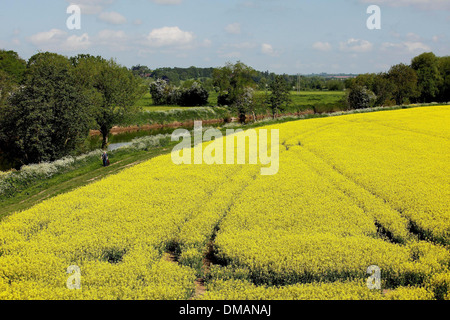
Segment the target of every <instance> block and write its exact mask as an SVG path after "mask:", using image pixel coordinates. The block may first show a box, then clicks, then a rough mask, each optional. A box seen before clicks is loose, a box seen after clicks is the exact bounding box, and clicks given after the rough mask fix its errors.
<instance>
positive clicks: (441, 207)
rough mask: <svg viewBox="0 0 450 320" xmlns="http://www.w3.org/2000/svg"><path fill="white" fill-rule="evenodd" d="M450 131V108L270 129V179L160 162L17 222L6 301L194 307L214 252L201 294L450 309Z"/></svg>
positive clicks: (3, 288) (7, 236)
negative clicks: (274, 134) (373, 285)
mask: <svg viewBox="0 0 450 320" xmlns="http://www.w3.org/2000/svg"><path fill="white" fill-rule="evenodd" d="M449 127H450V106H433V107H420V108H413V109H405V110H395V111H382V112H374V113H364V114H351V115H345V116H338V117H327V118H319V119H310V120H302V121H295V122H288V123H284V124H276V125H271V126H266V127H263V128H260V129H259V130H261V129H267V130H270V129H278V130H279V133H280V154H279V160H280V164H279V171H278V173H277V174H275V175H268V176H263V175H261V174H260V169H261V167H262V166H264V165H262V164H256V165H250V164H239V165H237V164H235V165H206V164H202V165H195V164H191V165H188V164H186V165H183V164H181V165H175V164H174V163H173V162H172V160H171V156H170V155H164V156H159V157H157V158H154V159H152V160H150V161H147V162H145V163H143V164H140V165H137V166H135V167H132V168H129V169H127V170H125V171H122V172H121V173H119V174H116V175H114V176H110V177H107V178H105V179H103V180H101V181H98V182H96V183H92V184H90V185H88V186H85V187H82V188H79V189H77V190H75V191H72V192H69V193H67V194H63V195H60V196H57V197H55V198H52V199H50V200H47V201H44V202H42V203H41V204H39V205H37V206H35V207H33V208H31V209H29V210H26V211H23V212H17V213H14V214H12V215H10V216H9V217H7V218H5V219H4V220H3V221H2V222H1V223H0V299H188V298H191V297H193V295H194V292H195V279H196V278H198V277H199V276H203V275H204V274H203V272H205V268H204V261H203V258H204V257H205V255H206V253H207V252H208V250H210V249H211V248H210V247H211V244H212V249H213V250H214V254H215V258H216V260H217V261H214V262H215V263H216V264H214V265H212V266H210V268H209V269H208V270H206V271H208V272H207V274H206V288H207V291H206V293H205V294H204V295H203V296H202V297H196V298H202V299H436V298H439V299H449V297H450V291H449V288H450V270H449V266H450V252H449V250H448V245H449V244H450V212H449V209H448V207H449V206H448V205H449V199H450V178H449V177H450V170H449V154H450V142H449V139H450V132H449ZM257 131H258V130H257ZM217 141H220V139H219V140H216V142H217ZM206 146H207V144H206V143H205V144H204V145H203V147H206ZM169 251H170V252H173V253H175V254H176V256H177V258H178V262H174V261H171V259H169V258H168V256H167V252H169ZM209 253H211V252H209ZM72 265H76V266H78V267H79V270H80V274H79V276H80V278H79V283H80V285H81V287H80V288H79V289H69V288H68V286H67V280H68V278H69V277H70V276H71V274H68V273H67V268H68V267H69V266H72ZM371 265H376V266H378V267H379V268H380V270H381V282H382V290H370V289H369V288H368V287H367V285H366V280H367V278H368V277H369V274H367V268H368V267H369V266H371Z"/></svg>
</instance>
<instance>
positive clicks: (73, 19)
mask: <svg viewBox="0 0 450 320" xmlns="http://www.w3.org/2000/svg"><path fill="white" fill-rule="evenodd" d="M66 13H67V14H70V16H69V17H68V18H67V20H66V26H67V29H69V30H75V29H76V30H80V29H81V8H80V7H79V6H77V5H76V4H72V5H70V6H68V7H67V10H66Z"/></svg>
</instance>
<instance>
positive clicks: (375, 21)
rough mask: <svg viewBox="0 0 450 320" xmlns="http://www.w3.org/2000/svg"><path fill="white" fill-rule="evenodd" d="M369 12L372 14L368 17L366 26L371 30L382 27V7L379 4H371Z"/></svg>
mask: <svg viewBox="0 0 450 320" xmlns="http://www.w3.org/2000/svg"><path fill="white" fill-rule="evenodd" d="M367 13H368V14H371V16H370V17H369V18H368V19H367V22H366V26H367V29H369V30H380V29H381V9H380V7H379V6H377V5H371V6H369V7H368V8H367Z"/></svg>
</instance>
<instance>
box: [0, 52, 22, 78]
mask: <svg viewBox="0 0 450 320" xmlns="http://www.w3.org/2000/svg"><path fill="white" fill-rule="evenodd" d="M26 66H27V62H26V61H25V60H24V59H22V58H20V57H19V55H18V54H17V52H15V51H11V50H10V51H6V50H0V70H1V71H4V72H5V73H6V74H8V75H9V76H10V78H11V81H12V82H14V83H16V84H19V83H20V82H21V81H22V80H23V77H24V74H25V69H26Z"/></svg>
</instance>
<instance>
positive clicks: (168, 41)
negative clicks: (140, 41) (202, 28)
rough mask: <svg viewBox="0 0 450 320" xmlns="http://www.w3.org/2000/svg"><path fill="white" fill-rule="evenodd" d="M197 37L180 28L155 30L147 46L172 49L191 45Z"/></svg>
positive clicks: (148, 38)
mask: <svg viewBox="0 0 450 320" xmlns="http://www.w3.org/2000/svg"><path fill="white" fill-rule="evenodd" d="M194 38H195V36H194V33H192V32H189V31H183V30H181V29H180V28H178V27H163V28H160V29H153V30H152V31H151V32H150V33H149V35H148V36H147V44H148V45H149V46H151V47H172V46H187V45H190V44H191V43H192V42H193V40H194Z"/></svg>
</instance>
